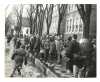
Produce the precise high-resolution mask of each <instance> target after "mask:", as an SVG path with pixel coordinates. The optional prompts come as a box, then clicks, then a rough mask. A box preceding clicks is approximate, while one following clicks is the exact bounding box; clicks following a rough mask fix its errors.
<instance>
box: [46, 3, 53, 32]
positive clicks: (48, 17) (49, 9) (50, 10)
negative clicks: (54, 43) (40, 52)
mask: <svg viewBox="0 0 100 82" xmlns="http://www.w3.org/2000/svg"><path fill="white" fill-rule="evenodd" d="M53 8H54V4H50V5H48V4H46V16H45V17H46V23H47V34H49V29H50V26H51V22H52V14H53Z"/></svg>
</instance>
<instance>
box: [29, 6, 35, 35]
mask: <svg viewBox="0 0 100 82" xmlns="http://www.w3.org/2000/svg"><path fill="white" fill-rule="evenodd" d="M29 6H30V8H29V9H27V13H28V20H29V26H30V34H32V33H33V23H34V22H33V21H34V18H35V17H33V14H34V13H35V7H34V5H32V4H30V5H29Z"/></svg>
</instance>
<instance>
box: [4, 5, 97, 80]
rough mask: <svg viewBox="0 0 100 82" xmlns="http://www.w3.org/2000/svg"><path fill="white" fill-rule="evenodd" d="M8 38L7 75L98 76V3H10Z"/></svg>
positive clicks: (46, 76) (34, 76)
mask: <svg viewBox="0 0 100 82" xmlns="http://www.w3.org/2000/svg"><path fill="white" fill-rule="evenodd" d="M4 39H5V50H4V52H5V55H4V58H5V61H4V66H5V69H4V70H5V74H4V75H5V77H9V78H15V77H18V78H19V77H20V78H96V77H97V54H96V53H97V52H96V51H97V45H96V42H97V4H68V3H65V4H56V3H54V4H34V3H31V4H8V5H7V6H6V8H5V37H4Z"/></svg>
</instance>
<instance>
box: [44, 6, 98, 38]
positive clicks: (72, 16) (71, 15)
mask: <svg viewBox="0 0 100 82" xmlns="http://www.w3.org/2000/svg"><path fill="white" fill-rule="evenodd" d="M96 12H97V11H96V4H92V11H91V17H90V18H91V19H90V36H92V37H96V15H97V13H96ZM58 18H59V16H58V10H57V6H56V5H55V7H54V9H53V15H52V24H51V27H50V31H49V32H50V34H55V33H57V29H58ZM44 28H45V33H46V28H47V26H46V22H45V23H44ZM43 32H44V29H43ZM60 33H61V34H64V36H65V39H67V37H69V36H72V35H73V34H77V35H78V39H80V38H82V36H83V21H82V19H81V17H80V14H79V12H78V10H77V7H76V5H75V4H69V5H68V7H67V10H66V16H65V17H64V19H63V20H62V23H61V29H60Z"/></svg>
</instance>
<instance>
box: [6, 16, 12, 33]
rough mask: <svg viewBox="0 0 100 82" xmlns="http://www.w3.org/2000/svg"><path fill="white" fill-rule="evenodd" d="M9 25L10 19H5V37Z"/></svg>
mask: <svg viewBox="0 0 100 82" xmlns="http://www.w3.org/2000/svg"><path fill="white" fill-rule="evenodd" d="M10 25H11V22H10V17H9V16H8V17H5V35H7V33H8V31H9V29H10Z"/></svg>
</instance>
